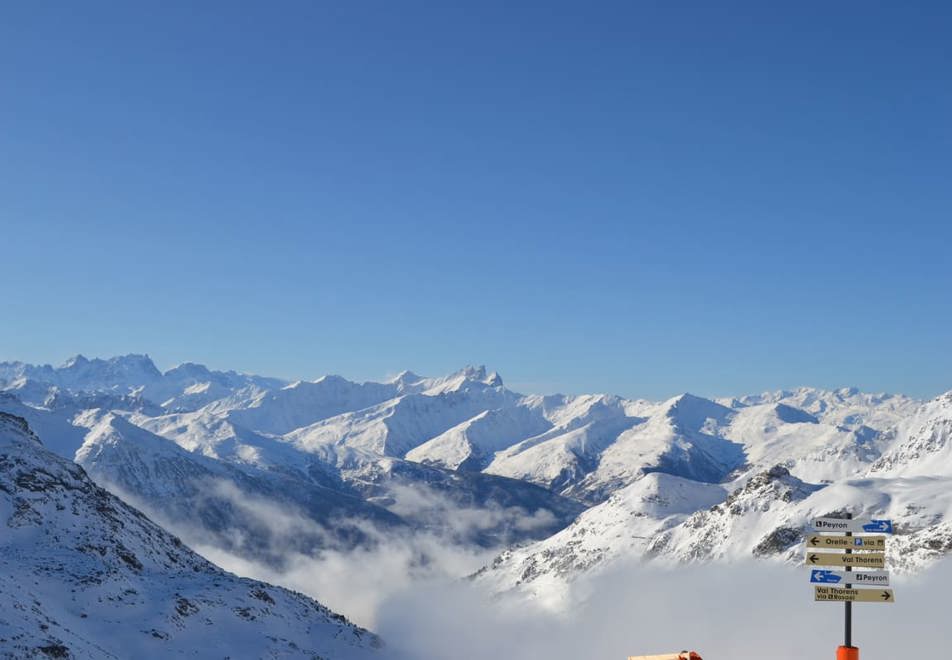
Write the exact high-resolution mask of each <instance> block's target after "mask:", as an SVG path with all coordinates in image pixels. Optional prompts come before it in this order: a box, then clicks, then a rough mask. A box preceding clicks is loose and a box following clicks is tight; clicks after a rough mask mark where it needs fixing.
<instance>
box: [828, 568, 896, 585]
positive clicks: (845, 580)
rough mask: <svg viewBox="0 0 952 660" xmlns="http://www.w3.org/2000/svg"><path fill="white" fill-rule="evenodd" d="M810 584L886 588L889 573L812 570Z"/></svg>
mask: <svg viewBox="0 0 952 660" xmlns="http://www.w3.org/2000/svg"><path fill="white" fill-rule="evenodd" d="M810 582H812V583H813V584H831V585H833V586H842V585H844V584H853V585H856V586H860V587H888V586H889V573H888V572H886V571H855V572H852V573H846V572H844V571H825V570H823V569H820V568H814V569H813V570H812V571H810Z"/></svg>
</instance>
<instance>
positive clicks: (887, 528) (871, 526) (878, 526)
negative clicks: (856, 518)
mask: <svg viewBox="0 0 952 660" xmlns="http://www.w3.org/2000/svg"><path fill="white" fill-rule="evenodd" d="M863 531H864V532H879V533H881V534H892V533H893V524H892V520H871V521H869V522H868V523H866V524H865V525H863Z"/></svg>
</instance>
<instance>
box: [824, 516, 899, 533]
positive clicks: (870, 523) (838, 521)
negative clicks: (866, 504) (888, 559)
mask: <svg viewBox="0 0 952 660" xmlns="http://www.w3.org/2000/svg"><path fill="white" fill-rule="evenodd" d="M813 529H815V530H816V531H818V532H839V533H845V532H852V533H853V534H892V533H893V524H892V521H891V520H847V519H846V518H817V519H816V520H814V521H813Z"/></svg>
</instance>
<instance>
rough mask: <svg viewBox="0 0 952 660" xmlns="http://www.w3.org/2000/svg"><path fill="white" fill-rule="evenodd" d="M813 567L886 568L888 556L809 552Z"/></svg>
mask: <svg viewBox="0 0 952 660" xmlns="http://www.w3.org/2000/svg"><path fill="white" fill-rule="evenodd" d="M807 563H808V564H810V565H811V566H849V567H851V568H886V555H884V554H883V553H881V552H869V553H866V554H864V555H834V554H832V553H830V552H810V551H809V550H808V551H807Z"/></svg>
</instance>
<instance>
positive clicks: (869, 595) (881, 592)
mask: <svg viewBox="0 0 952 660" xmlns="http://www.w3.org/2000/svg"><path fill="white" fill-rule="evenodd" d="M813 591H814V596H813V599H814V600H817V601H825V602H831V601H832V602H839V603H843V602H850V603H894V602H896V598H895V596H894V595H893V590H892V589H840V588H838V587H814V588H813Z"/></svg>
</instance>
